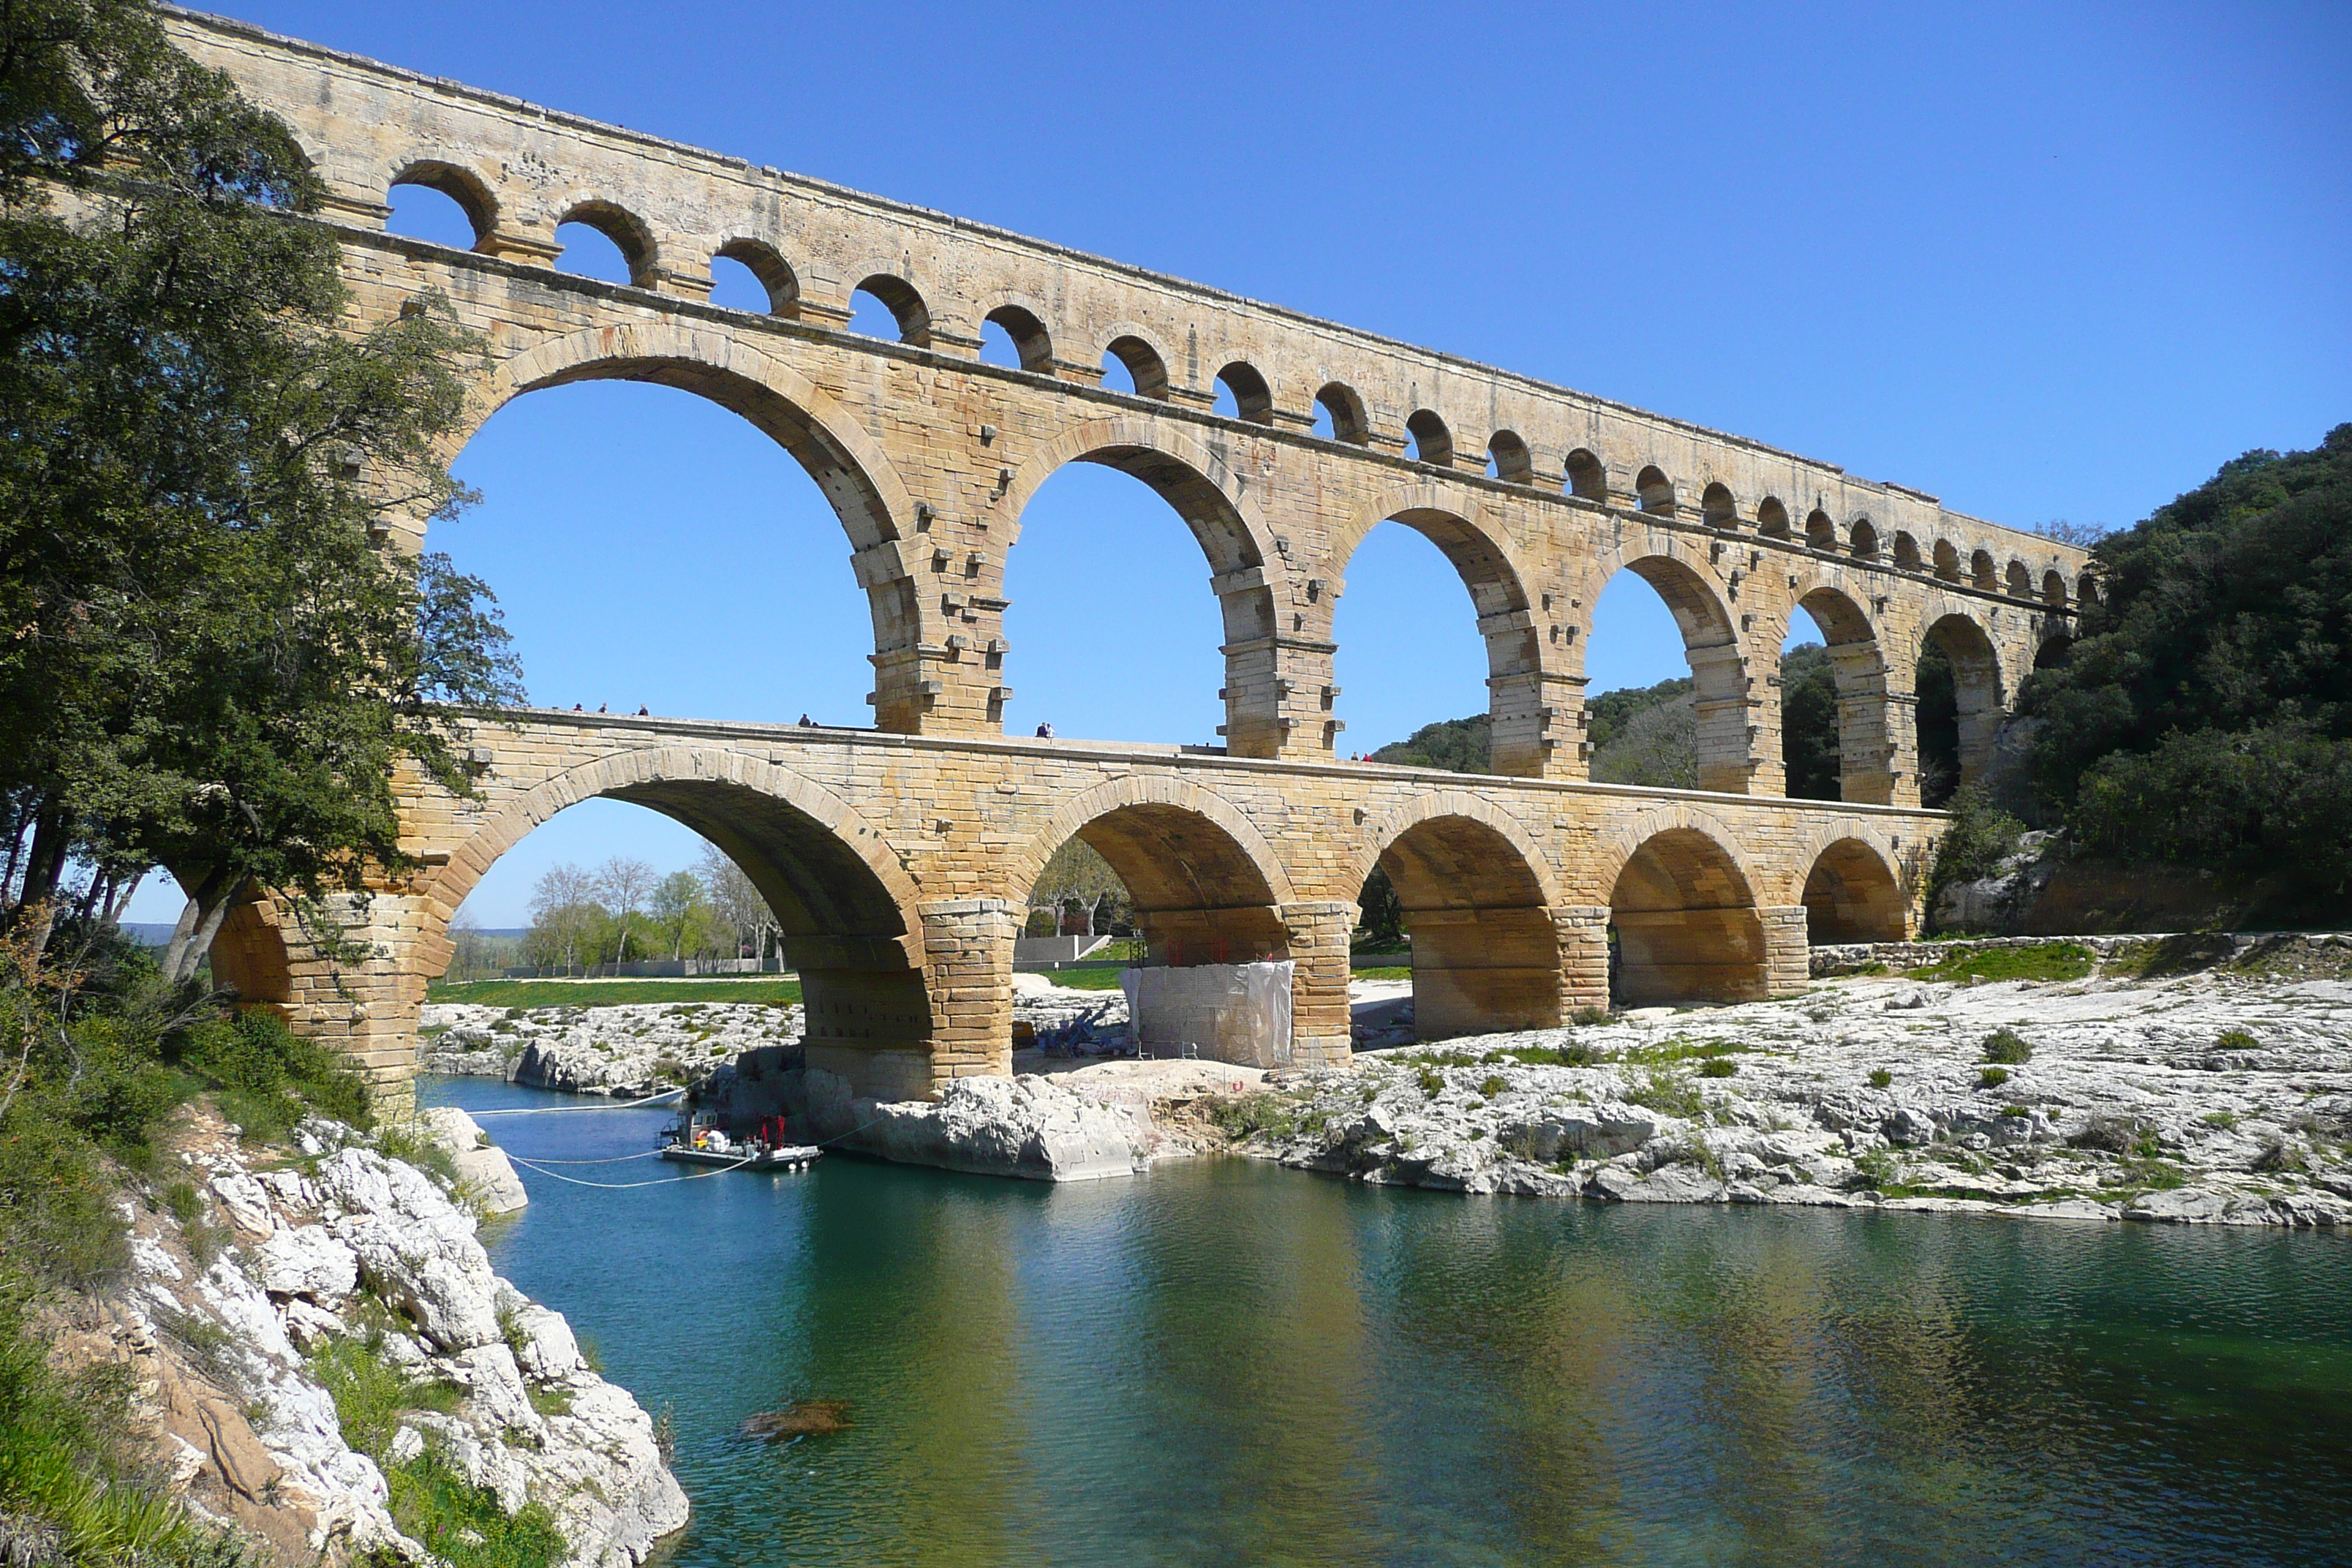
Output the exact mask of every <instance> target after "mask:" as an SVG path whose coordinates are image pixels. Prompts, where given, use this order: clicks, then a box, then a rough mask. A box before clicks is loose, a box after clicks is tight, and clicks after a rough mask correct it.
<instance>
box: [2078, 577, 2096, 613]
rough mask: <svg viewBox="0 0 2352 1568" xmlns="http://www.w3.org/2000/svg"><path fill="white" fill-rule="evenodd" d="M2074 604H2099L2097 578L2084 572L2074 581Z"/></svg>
mask: <svg viewBox="0 0 2352 1568" xmlns="http://www.w3.org/2000/svg"><path fill="white" fill-rule="evenodd" d="M2074 602H2075V603H2076V604H2078V605H2095V604H2097V603H2098V602H2099V579H2098V578H2097V576H2095V574H2092V573H2089V572H2085V573H2084V574H2082V575H2081V576H2079V577H2077V578H2075V579H2074Z"/></svg>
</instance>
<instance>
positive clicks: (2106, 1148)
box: [2066, 1116, 2146, 1154]
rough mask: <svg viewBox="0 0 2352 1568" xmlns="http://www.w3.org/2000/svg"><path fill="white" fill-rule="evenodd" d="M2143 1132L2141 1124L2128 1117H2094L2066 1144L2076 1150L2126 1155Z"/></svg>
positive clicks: (2143, 1128) (2076, 1131)
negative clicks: (2092, 1150) (2093, 1150)
mask: <svg viewBox="0 0 2352 1568" xmlns="http://www.w3.org/2000/svg"><path fill="white" fill-rule="evenodd" d="M2145 1132H2146V1129H2145V1127H2144V1126H2143V1124H2142V1123H2141V1122H2139V1121H2137V1120H2135V1119H2133V1118H2131V1117H2128V1116H2094V1117H2092V1118H2091V1119H2090V1120H2089V1121H2085V1122H2084V1123H2083V1125H2082V1126H2081V1127H2080V1128H2078V1129H2076V1130H2075V1131H2074V1133H2073V1134H2072V1135H2071V1136H2070V1137H2068V1138H2067V1140H2066V1142H2068V1143H2069V1144H2071V1145H2072V1146H2073V1147H2074V1148H2077V1149H2095V1150H2098V1151H2100V1152H2103V1153H2108V1154H2128V1153H2130V1152H2132V1149H2133V1146H2134V1145H2136V1144H2137V1143H2138V1142H2139V1141H2140V1140H2141V1138H2142V1137H2143V1136H2144V1135H2145Z"/></svg>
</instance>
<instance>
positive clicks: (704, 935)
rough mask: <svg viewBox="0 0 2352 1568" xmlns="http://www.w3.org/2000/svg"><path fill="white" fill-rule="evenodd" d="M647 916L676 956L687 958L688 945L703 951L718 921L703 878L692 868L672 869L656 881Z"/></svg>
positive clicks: (675, 957)
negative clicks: (703, 883)
mask: <svg viewBox="0 0 2352 1568" xmlns="http://www.w3.org/2000/svg"><path fill="white" fill-rule="evenodd" d="M646 918H647V919H648V920H649V921H652V922H653V924H654V927H655V929H656V930H657V931H660V932H661V934H662V940H663V941H665V942H668V943H669V955H670V957H672V958H674V959H677V958H684V957H685V956H686V950H687V949H688V948H689V947H691V948H693V949H694V950H695V951H696V952H701V951H702V948H703V946H704V945H705V944H706V943H707V942H709V940H710V938H711V936H712V935H713V933H714V932H716V931H717V930H718V928H719V911H718V910H716V909H714V908H713V907H712V906H711V902H710V895H709V893H708V892H707V891H705V890H704V889H703V886H702V879H701V878H699V877H698V876H696V875H695V874H694V873H693V872H691V871H672V872H671V873H670V874H669V875H668V876H667V877H664V878H663V879H661V880H660V881H658V882H656V883H655V884H654V890H653V892H652V893H651V894H649V895H648V896H647V898H646Z"/></svg>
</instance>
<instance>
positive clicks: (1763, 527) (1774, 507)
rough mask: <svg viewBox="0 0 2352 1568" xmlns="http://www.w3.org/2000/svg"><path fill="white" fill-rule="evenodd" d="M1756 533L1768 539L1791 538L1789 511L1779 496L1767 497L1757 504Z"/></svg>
mask: <svg viewBox="0 0 2352 1568" xmlns="http://www.w3.org/2000/svg"><path fill="white" fill-rule="evenodd" d="M1756 531H1757V532H1759V533H1760V534H1762V535H1763V536H1764V537H1765V538H1767V539H1786V538H1788V537H1789V509H1788V507H1787V506H1786V505H1785V504H1784V503H1783V502H1782V501H1781V500H1780V497H1779V496H1766V497H1765V498H1764V499H1763V500H1760V501H1758V502H1757V503H1756Z"/></svg>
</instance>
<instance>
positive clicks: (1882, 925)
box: [1798, 833, 1910, 942]
mask: <svg viewBox="0 0 2352 1568" xmlns="http://www.w3.org/2000/svg"><path fill="white" fill-rule="evenodd" d="M1798 901H1799V902H1800V903H1801V904H1803V905H1804V906H1805V936H1806V940H1807V941H1808V942H1901V941H1903V940H1904V938H1906V936H1908V935H1910V908H1909V900H1906V898H1905V897H1904V896H1903V884H1902V881H1901V879H1899V878H1898V877H1897V876H1896V874H1895V868H1894V867H1893V866H1891V865H1889V864H1888V861H1887V857H1886V856H1885V853H1884V852H1883V851H1882V850H1881V849H1880V848H1879V847H1878V846H1877V845H1875V844H1873V843H1872V842H1871V841H1870V840H1869V839H1867V838H1865V837H1862V836H1861V835H1859V834H1856V833H1847V834H1843V835H1841V836H1839V837H1834V838H1832V839H1831V840H1830V842H1829V843H1827V844H1825V845H1822V846H1821V847H1819V850H1818V852H1817V853H1815V854H1813V855H1812V856H1811V866H1810V868H1808V869H1807V871H1806V873H1805V884H1804V887H1803V888H1802V889H1800V891H1799V897H1798Z"/></svg>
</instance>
